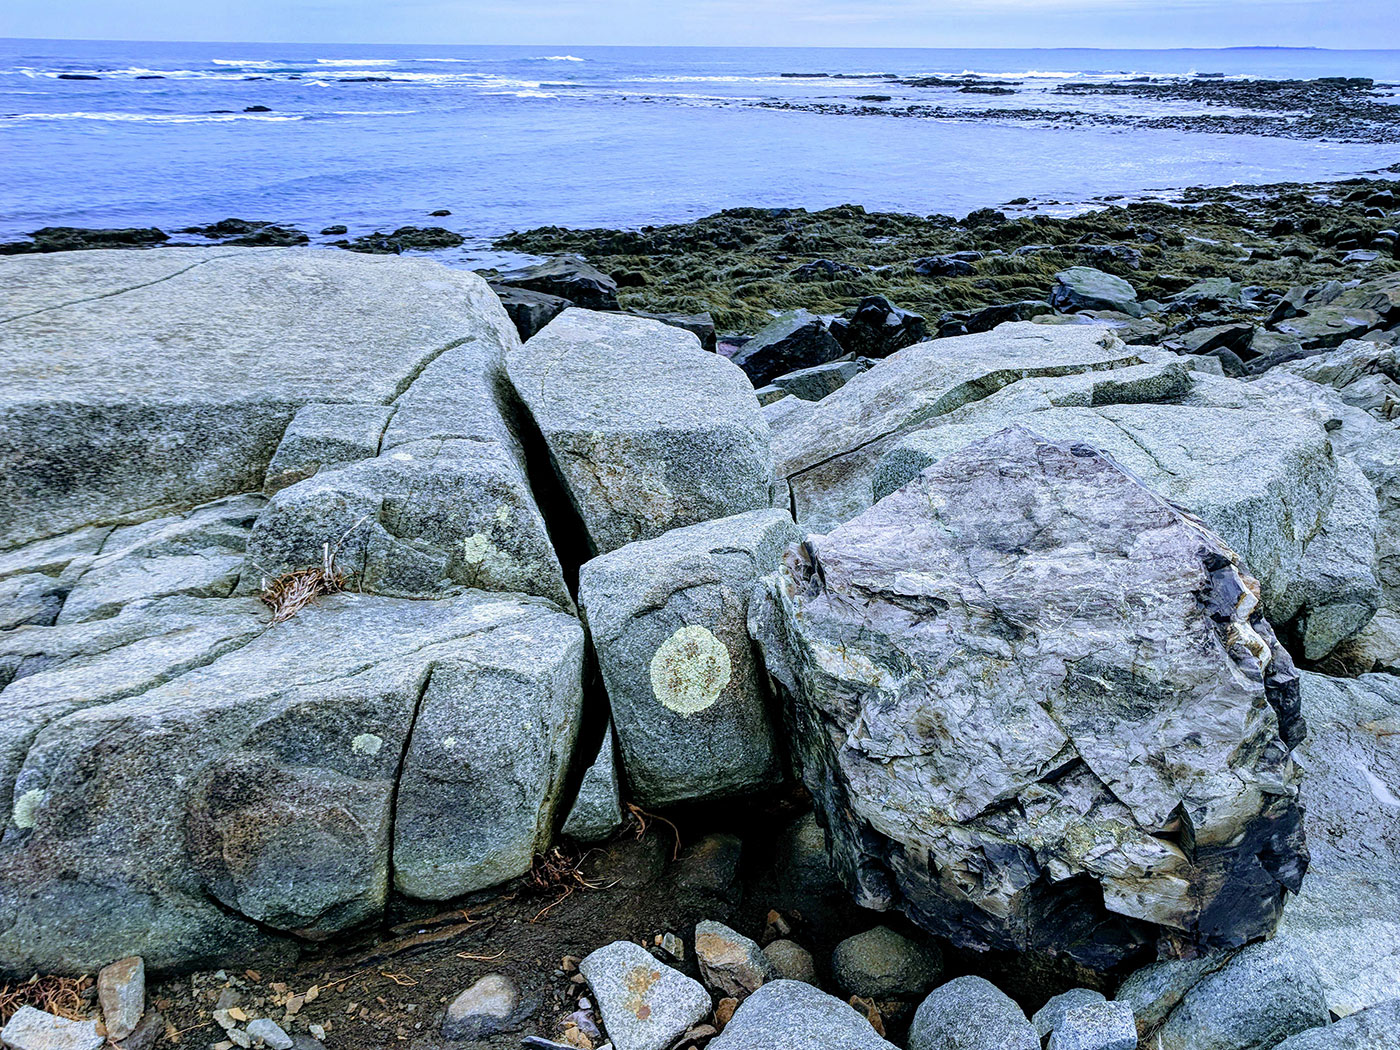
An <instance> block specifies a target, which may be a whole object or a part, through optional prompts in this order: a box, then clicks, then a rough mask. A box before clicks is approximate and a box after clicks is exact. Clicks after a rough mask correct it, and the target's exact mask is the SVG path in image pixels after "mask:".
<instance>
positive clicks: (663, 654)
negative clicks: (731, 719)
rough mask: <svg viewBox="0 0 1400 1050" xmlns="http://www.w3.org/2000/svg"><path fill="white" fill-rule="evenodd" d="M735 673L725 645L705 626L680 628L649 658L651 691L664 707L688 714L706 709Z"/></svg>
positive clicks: (680, 713)
mask: <svg viewBox="0 0 1400 1050" xmlns="http://www.w3.org/2000/svg"><path fill="white" fill-rule="evenodd" d="M733 673H734V668H733V664H732V663H731V661H730V659H729V650H728V649H727V648H726V647H725V644H724V643H723V642H721V641H720V640H719V639H718V638H716V637H715V636H714V634H712V633H711V632H710V630H709V629H708V628H706V627H701V626H699V625H698V624H695V625H691V626H689V627H682V628H681V629H680V630H679V631H677V632H676V633H675V634H673V635H671V637H669V638H667V639H666V640H665V641H664V642H662V643H661V648H659V649H657V650H656V655H655V656H653V657H652V658H651V690H652V693H653V694H655V696H656V699H657V701H658V702H660V703H661V705H662V706H663V707H666V708H667V709H669V710H671V711H674V712H676V714H678V715H682V716H688V715H693V714H698V713H699V712H701V711H703V710H705V708H707V707H709V706H710V705H711V704H713V703H714V702H715V701H716V700H718V699H719V694H720V693H722V692H724V689H725V687H726V686H727V685H729V680H730V678H731V677H732V675H733Z"/></svg>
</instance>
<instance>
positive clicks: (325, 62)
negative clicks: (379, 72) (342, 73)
mask: <svg viewBox="0 0 1400 1050" xmlns="http://www.w3.org/2000/svg"><path fill="white" fill-rule="evenodd" d="M398 61H399V60H398V59H397V58H318V59H317V60H316V64H317V65H318V66H393V65H397V64H398Z"/></svg>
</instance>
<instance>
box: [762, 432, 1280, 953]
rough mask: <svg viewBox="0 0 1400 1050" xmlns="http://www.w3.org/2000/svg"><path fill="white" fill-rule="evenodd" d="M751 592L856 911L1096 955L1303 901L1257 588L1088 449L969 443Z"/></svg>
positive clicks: (1240, 928) (1011, 943)
mask: <svg viewBox="0 0 1400 1050" xmlns="http://www.w3.org/2000/svg"><path fill="white" fill-rule="evenodd" d="M760 592H761V593H759V594H758V595H756V599H755V601H754V602H753V604H752V606H751V612H750V630H751V631H752V633H753V635H754V637H755V638H756V639H757V640H758V641H759V643H760V644H761V646H762V648H763V651H764V656H765V660H766V664H767V667H768V670H769V673H770V674H771V675H772V676H773V678H774V679H775V680H776V681H777V683H778V684H779V685H780V687H781V689H782V691H783V693H784V694H785V702H786V708H787V711H788V716H789V718H790V721H791V732H792V734H793V740H794V749H795V751H796V757H797V759H798V762H799V764H800V766H801V769H802V775H803V779H804V781H805V782H806V784H807V787H808V788H809V790H811V791H812V792H813V794H814V796H815V797H816V799H817V802H818V806H819V807H820V808H821V809H823V810H824V812H825V822H826V824H827V826H828V828H829V829H830V832H831V834H832V835H833V839H834V841H833V843H832V854H833V861H834V863H835V865H836V867H837V869H838V870H839V871H840V873H841V875H842V877H843V879H844V880H845V881H846V883H847V885H848V886H849V887H850V888H851V890H852V891H853V893H854V894H855V896H856V898H857V900H858V901H859V902H861V903H863V904H865V905H867V906H873V907H877V908H888V907H892V906H898V907H900V908H901V909H903V910H904V911H905V912H906V913H907V914H908V915H909V916H910V917H911V918H913V919H914V920H915V921H917V922H918V923H919V924H920V925H922V926H924V927H925V928H926V929H928V930H930V931H932V932H934V933H937V934H939V935H941V936H945V937H948V938H949V939H951V940H953V941H954V942H955V943H958V944H961V945H967V946H976V947H1003V948H1017V949H1037V950H1052V951H1055V952H1058V953H1061V954H1063V955H1065V956H1068V957H1069V958H1072V959H1076V960H1078V961H1080V962H1083V963H1086V964H1088V965H1092V966H1104V965H1111V964H1113V963H1116V962H1118V961H1120V960H1122V959H1124V958H1126V957H1129V956H1131V955H1133V954H1136V953H1137V952H1138V951H1140V950H1141V946H1142V944H1143V942H1144V941H1151V940H1153V939H1159V940H1160V941H1162V942H1165V944H1164V947H1167V948H1170V946H1172V945H1215V944H1219V945H1234V944H1241V943H1244V942H1246V941H1248V940H1251V939H1254V938H1257V937H1260V936H1262V935H1265V934H1267V933H1268V932H1270V931H1271V930H1272V928H1273V926H1274V924H1275V923H1276V922H1277V920H1278V915H1279V912H1280V910H1281V908H1282V904H1283V898H1284V892H1285V890H1286V889H1291V890H1295V891H1296V890H1297V888H1298V885H1299V882H1300V880H1301V878H1302V874H1303V871H1304V869H1305V867H1306V852H1305V851H1304V850H1303V847H1302V835H1301V828H1300V824H1301V814H1300V812H1299V809H1298V805H1297V801H1296V795H1297V780H1298V776H1299V774H1298V772H1297V770H1296V769H1295V768H1294V766H1293V765H1292V763H1291V761H1290V759H1289V755H1288V750H1287V747H1286V746H1285V744H1284V742H1283V739H1282V738H1281V737H1280V733H1281V732H1282V733H1283V734H1284V735H1285V736H1287V737H1288V738H1290V739H1294V740H1296V739H1297V738H1298V737H1299V736H1300V735H1301V729H1302V725H1301V722H1300V720H1299V718H1298V713H1297V704H1298V701H1297V688H1298V687H1297V676H1296V673H1295V672H1294V671H1293V670H1292V663H1291V661H1290V660H1289V658H1288V655H1287V653H1286V652H1285V651H1284V650H1283V649H1282V648H1281V647H1280V646H1278V645H1277V643H1276V642H1275V641H1274V640H1273V635H1272V631H1271V630H1270V628H1269V625H1268V624H1267V622H1265V621H1264V620H1263V619H1262V617H1261V615H1260V612H1259V608H1258V597H1257V595H1258V584H1257V583H1256V582H1255V581H1254V580H1253V579H1252V578H1251V577H1250V576H1249V575H1248V574H1247V573H1246V572H1245V571H1244V569H1243V567H1242V566H1241V565H1240V564H1239V562H1238V560H1237V558H1236V556H1235V555H1234V553H1233V552H1232V551H1230V550H1229V548H1227V547H1226V546H1225V545H1224V544H1223V543H1222V542H1221V541H1220V540H1219V539H1218V538H1217V537H1216V536H1214V535H1213V534H1212V533H1211V532H1210V531H1209V530H1207V529H1206V528H1205V527H1203V526H1202V525H1201V524H1200V523H1199V522H1198V521H1196V520H1195V519H1193V518H1191V517H1189V516H1187V515H1185V514H1183V513H1182V512H1180V511H1178V510H1176V509H1175V508H1173V507H1172V506H1171V505H1170V504H1168V503H1167V502H1165V501H1164V500H1162V499H1161V498H1160V497H1158V496H1156V495H1155V494H1153V493H1151V492H1150V491H1149V490H1147V489H1146V488H1144V487H1143V486H1142V485H1141V484H1140V483H1139V482H1138V481H1137V480H1136V479H1134V478H1133V477H1132V476H1131V475H1129V474H1127V473H1125V472H1124V471H1123V470H1122V469H1121V468H1120V467H1118V466H1117V465H1116V464H1115V463H1113V462H1112V461H1111V460H1109V459H1108V458H1106V457H1104V456H1103V455H1101V454H1100V453H1098V452H1096V451H1095V450H1093V449H1092V448H1090V447H1088V446H1086V445H1080V444H1056V443H1054V442H1052V441H1049V440H1047V439H1045V438H1041V437H1038V436H1037V435H1035V434H1032V433H1031V432H1029V431H1026V430H1024V429H1013V430H1009V431H1005V432H1002V433H1001V434H998V435H994V436H993V437H991V438H988V439H985V440H983V441H980V442H977V443H975V444H973V445H971V446H969V447H968V448H966V449H964V450H962V451H961V452H957V453H954V454H952V455H950V456H947V457H945V458H944V459H943V460H941V461H940V462H939V463H938V464H936V465H935V466H934V467H932V468H930V469H929V470H927V471H925V472H924V473H923V474H922V475H920V477H919V478H917V479H916V480H915V481H914V482H912V483H910V484H909V485H907V486H905V487H904V488H903V489H900V490H899V491H898V492H896V493H894V494H892V495H890V496H888V497H887V498H886V499H884V500H883V501H881V502H880V503H879V504H877V505H876V506H875V507H873V508H872V509H870V510H869V511H867V512H866V513H865V514H862V515H861V516H859V517H857V518H856V519H855V520H853V521H852V522H850V523H848V524H846V525H844V526H841V527H839V528H837V529H835V530H833V531H832V532H831V533H829V534H827V535H825V536H814V537H812V538H811V539H810V540H809V543H808V544H807V545H806V546H805V547H804V548H803V549H802V550H800V551H798V552H796V553H795V555H794V556H792V557H790V559H789V560H788V561H787V562H786V563H785V564H784V566H783V568H782V569H781V570H780V571H779V573H778V574H777V575H775V576H772V577H769V578H768V579H767V580H766V581H765V582H764V584H763V585H762V586H761V588H760ZM933 678H936V680H937V682H938V688H937V690H932V689H930V688H929V685H928V682H929V681H930V680H931V679H933ZM935 815H936V819H935ZM1188 849H1189V852H1188Z"/></svg>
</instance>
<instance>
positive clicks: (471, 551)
mask: <svg viewBox="0 0 1400 1050" xmlns="http://www.w3.org/2000/svg"><path fill="white" fill-rule="evenodd" d="M490 550H491V541H490V540H489V539H488V538H487V536H486V533H484V532H478V533H476V534H475V535H473V536H468V537H467V538H466V539H464V540H463V541H462V560H464V561H466V562H469V563H471V564H472V565H479V564H481V563H482V562H483V561H485V560H486V555H487V554H488V553H490Z"/></svg>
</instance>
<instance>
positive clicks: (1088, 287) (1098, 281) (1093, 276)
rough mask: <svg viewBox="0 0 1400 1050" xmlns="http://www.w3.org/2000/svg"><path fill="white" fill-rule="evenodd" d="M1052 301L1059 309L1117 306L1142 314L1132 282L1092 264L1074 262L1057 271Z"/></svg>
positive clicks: (1111, 308)
mask: <svg viewBox="0 0 1400 1050" xmlns="http://www.w3.org/2000/svg"><path fill="white" fill-rule="evenodd" d="M1050 305H1051V306H1053V307H1055V308H1056V309H1058V310H1117V311H1118V312H1119V313H1124V314H1127V315H1128V316H1130V317H1141V316H1142V306H1141V305H1139V303H1138V301H1137V291H1136V289H1134V288H1133V286H1132V285H1131V284H1129V283H1128V282H1127V281H1125V280H1123V278H1121V277H1114V276H1113V275H1112V274H1109V273H1104V272H1103V271H1102V270H1095V269H1094V268H1093V267H1091V266H1071V267H1070V268H1069V269H1068V270H1062V271H1060V272H1059V273H1057V274H1056V275H1055V287H1053V288H1052V289H1050Z"/></svg>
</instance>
